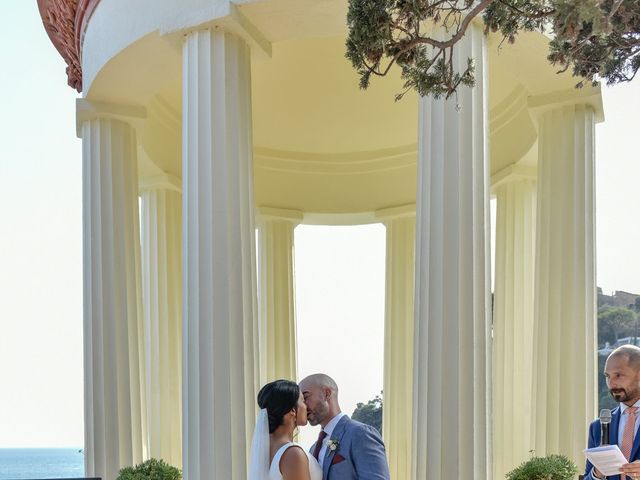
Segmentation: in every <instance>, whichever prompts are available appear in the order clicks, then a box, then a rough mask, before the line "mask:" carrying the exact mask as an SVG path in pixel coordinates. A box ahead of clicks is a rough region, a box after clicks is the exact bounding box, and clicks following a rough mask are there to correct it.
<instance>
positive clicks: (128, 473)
mask: <svg viewBox="0 0 640 480" xmlns="http://www.w3.org/2000/svg"><path fill="white" fill-rule="evenodd" d="M181 479H182V472H181V471H180V470H179V469H177V468H176V467H172V466H171V465H169V464H167V463H166V462H164V461H162V460H157V459H155V458H151V459H149V460H147V461H146V462H143V463H141V464H139V465H136V466H135V467H124V468H123V469H121V470H120V473H119V474H118V478H117V479H116V480H181Z"/></svg>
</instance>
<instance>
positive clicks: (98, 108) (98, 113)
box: [76, 98, 147, 138]
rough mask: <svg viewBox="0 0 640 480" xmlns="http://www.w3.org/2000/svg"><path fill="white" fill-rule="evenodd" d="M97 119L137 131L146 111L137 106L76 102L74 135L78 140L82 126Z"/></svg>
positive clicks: (82, 99) (81, 100) (85, 100)
mask: <svg viewBox="0 0 640 480" xmlns="http://www.w3.org/2000/svg"><path fill="white" fill-rule="evenodd" d="M97 118H102V119H114V120H120V121H122V122H125V123H128V124H129V125H131V126H132V127H134V128H136V129H137V128H139V127H141V126H142V124H143V122H144V121H145V120H146V118H147V110H146V108H144V107H140V106H137V105H122V104H116V103H107V102H94V101H92V100H87V99H85V98H78V99H77V100H76V135H77V136H78V138H81V137H82V124H83V123H84V122H87V121H90V120H95V119H97Z"/></svg>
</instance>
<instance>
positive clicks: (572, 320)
mask: <svg viewBox="0 0 640 480" xmlns="http://www.w3.org/2000/svg"><path fill="white" fill-rule="evenodd" d="M538 122H539V128H538V132H539V133H538V146H539V147H538V148H539V150H538V172H539V174H538V204H537V226H536V228H537V237H536V275H535V277H536V280H535V290H536V293H535V324H534V342H535V343H534V359H535V363H534V377H533V378H534V384H533V391H534V392H535V401H534V407H535V410H534V428H535V432H534V435H535V451H536V454H537V455H544V454H549V453H562V454H565V455H568V456H569V457H570V458H572V459H573V460H574V461H575V462H579V463H581V462H583V461H584V458H583V455H582V453H581V452H582V449H583V448H584V442H585V433H584V432H585V425H587V423H588V422H589V421H590V420H591V419H592V418H593V417H594V416H595V414H596V393H597V383H596V368H597V363H596V335H595V333H596V323H595V322H596V284H595V201H594V193H595V183H594V110H593V108H592V107H591V106H587V105H567V106H561V107H557V108H551V109H549V110H547V111H545V112H543V113H541V114H540V117H539V120H538Z"/></svg>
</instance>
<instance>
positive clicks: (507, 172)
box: [491, 164, 538, 190]
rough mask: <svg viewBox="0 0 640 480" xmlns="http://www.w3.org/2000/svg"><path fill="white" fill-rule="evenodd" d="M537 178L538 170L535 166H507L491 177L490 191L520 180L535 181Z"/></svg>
mask: <svg viewBox="0 0 640 480" xmlns="http://www.w3.org/2000/svg"><path fill="white" fill-rule="evenodd" d="M537 178H538V169H537V167H535V166H528V165H518V164H514V165H509V166H508V167H505V168H503V169H502V170H500V171H498V172H496V173H494V174H493V175H491V189H492V190H495V189H496V188H498V187H501V186H502V185H505V184H507V183H511V182H517V181H522V180H532V181H536V180H537Z"/></svg>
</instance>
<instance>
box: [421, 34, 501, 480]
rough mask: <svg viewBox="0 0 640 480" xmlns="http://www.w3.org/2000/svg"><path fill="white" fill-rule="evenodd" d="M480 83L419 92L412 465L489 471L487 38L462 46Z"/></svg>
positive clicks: (438, 475) (427, 469) (455, 473)
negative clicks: (441, 95) (438, 95)
mask: <svg viewBox="0 0 640 480" xmlns="http://www.w3.org/2000/svg"><path fill="white" fill-rule="evenodd" d="M469 57H471V58H474V60H475V68H476V86H475V87H474V88H473V89H470V88H466V87H460V91H459V93H458V98H457V100H456V99H455V98H452V99H450V100H444V99H440V100H434V99H433V98H431V97H425V98H421V99H420V106H419V107H420V108H419V112H420V113H419V136H418V187H417V202H416V203H417V205H416V290H415V292H416V293H415V295H416V300H415V327H414V328H415V335H414V336H415V344H414V348H415V356H414V381H413V386H414V388H413V395H414V397H413V398H414V411H415V412H418V414H417V415H415V416H414V418H415V424H414V430H413V452H414V454H413V465H414V467H413V475H412V478H413V479H415V480H424V479H429V480H440V479H443V480H444V479H447V480H448V479H451V478H460V479H462V478H465V479H482V480H484V479H486V478H487V477H489V476H490V474H491V467H490V438H491V435H490V425H489V407H490V391H491V387H490V385H491V376H490V366H491V361H490V344H489V327H490V300H489V291H490V281H489V277H490V268H489V213H488V212H489V195H488V168H487V165H488V160H489V159H488V155H487V120H486V114H487V111H488V103H487V98H486V97H487V93H486V92H487V84H486V47H485V39H484V36H483V33H482V28H481V27H480V26H478V25H475V24H474V25H471V26H470V27H469V29H468V30H467V32H466V35H465V36H464V37H463V39H461V40H460V42H458V45H457V46H456V56H455V62H456V63H457V68H458V69H459V70H463V69H464V68H465V66H466V62H467V58H469Z"/></svg>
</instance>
